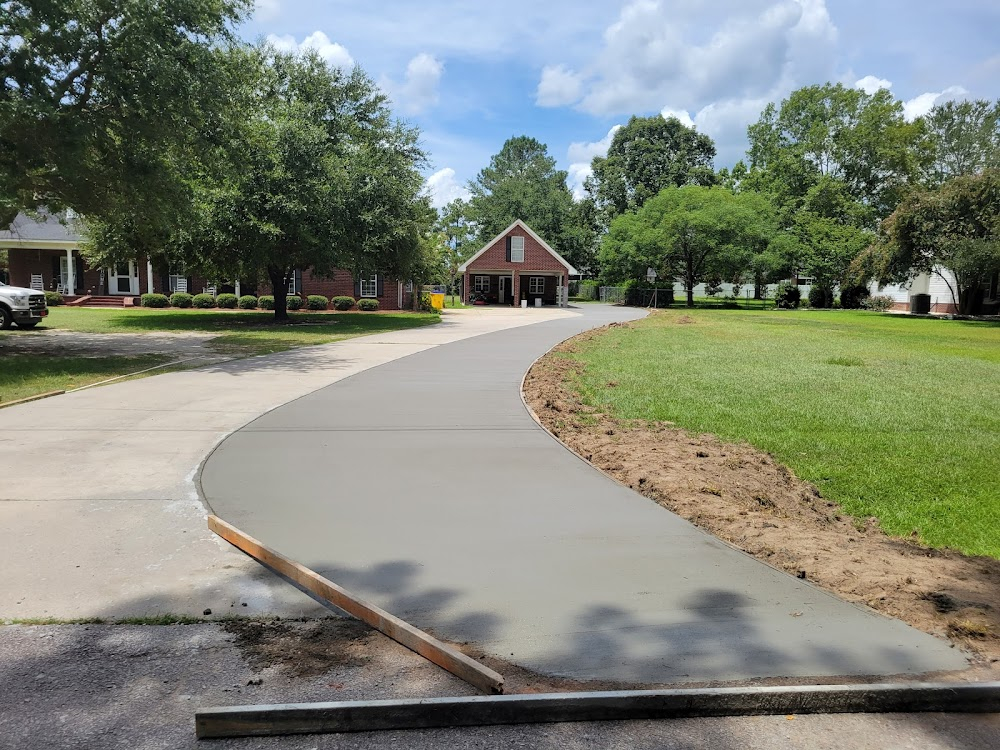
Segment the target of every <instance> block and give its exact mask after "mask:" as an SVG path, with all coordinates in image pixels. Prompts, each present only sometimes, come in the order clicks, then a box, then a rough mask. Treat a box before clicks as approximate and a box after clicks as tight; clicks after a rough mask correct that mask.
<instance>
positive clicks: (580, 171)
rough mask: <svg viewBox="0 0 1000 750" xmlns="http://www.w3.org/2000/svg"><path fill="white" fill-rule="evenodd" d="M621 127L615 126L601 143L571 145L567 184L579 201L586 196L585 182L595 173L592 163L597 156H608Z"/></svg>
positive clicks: (568, 155)
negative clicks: (612, 142)
mask: <svg viewBox="0 0 1000 750" xmlns="http://www.w3.org/2000/svg"><path fill="white" fill-rule="evenodd" d="M621 127H622V126H621V125H615V126H614V127H613V128H611V130H609V131H608V134H607V135H606V136H604V137H603V138H601V140H599V141H593V142H591V143H582V142H577V143H571V144H569V148H568V149H567V152H566V156H567V158H568V159H569V160H570V165H569V168H568V169H567V170H566V171H567V173H568V176H567V179H566V182H567V183H568V184H569V188H570V190H572V191H573V197H574V198H576V199H577V200H580V199H581V198H583V196H584V195H585V192H584V189H583V183H584V181H585V180H586V179H587V178H588V177H590V175H592V174H593V173H594V170H592V169H591V168H590V162H591V161H593V159H594V157H595V156H606V155H607V153H608V149H609V148H610V147H611V141H612V140H613V139H614V137H615V133H617V132H618V131H619V130H621Z"/></svg>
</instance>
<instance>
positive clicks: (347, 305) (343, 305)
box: [330, 297, 354, 312]
mask: <svg viewBox="0 0 1000 750" xmlns="http://www.w3.org/2000/svg"><path fill="white" fill-rule="evenodd" d="M330 304H331V305H333V309H334V310H340V311H341V312H343V311H344V310H350V309H351V308H352V307H354V297H334V298H333V299H332V300H330Z"/></svg>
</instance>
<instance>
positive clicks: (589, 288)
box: [577, 279, 601, 300]
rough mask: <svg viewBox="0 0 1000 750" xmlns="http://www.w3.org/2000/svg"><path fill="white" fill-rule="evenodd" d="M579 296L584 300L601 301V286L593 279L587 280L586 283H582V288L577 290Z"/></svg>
mask: <svg viewBox="0 0 1000 750" xmlns="http://www.w3.org/2000/svg"><path fill="white" fill-rule="evenodd" d="M577 294H578V295H579V296H580V297H583V298H584V299H593V300H596V299H600V296H601V284H600V282H598V281H594V280H593V279H587V280H586V281H581V282H580V288H579V289H578V290H577Z"/></svg>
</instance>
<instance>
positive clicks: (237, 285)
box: [233, 281, 243, 298]
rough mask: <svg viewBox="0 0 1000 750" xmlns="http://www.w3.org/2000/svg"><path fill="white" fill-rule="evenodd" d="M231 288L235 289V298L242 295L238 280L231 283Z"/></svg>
mask: <svg viewBox="0 0 1000 750" xmlns="http://www.w3.org/2000/svg"><path fill="white" fill-rule="evenodd" d="M233 288H234V289H235V290H236V296H237V298H239V297H242V296H243V295H242V294H240V282H239V281H237V282H235V283H234V284H233Z"/></svg>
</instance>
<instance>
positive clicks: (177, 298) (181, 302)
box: [170, 292, 193, 308]
mask: <svg viewBox="0 0 1000 750" xmlns="http://www.w3.org/2000/svg"><path fill="white" fill-rule="evenodd" d="M192 299H193V297H192V296H191V295H190V294H188V293H187V292H174V293H173V294H171V295H170V306H171V307H181V308H188V307H191V301H192Z"/></svg>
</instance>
